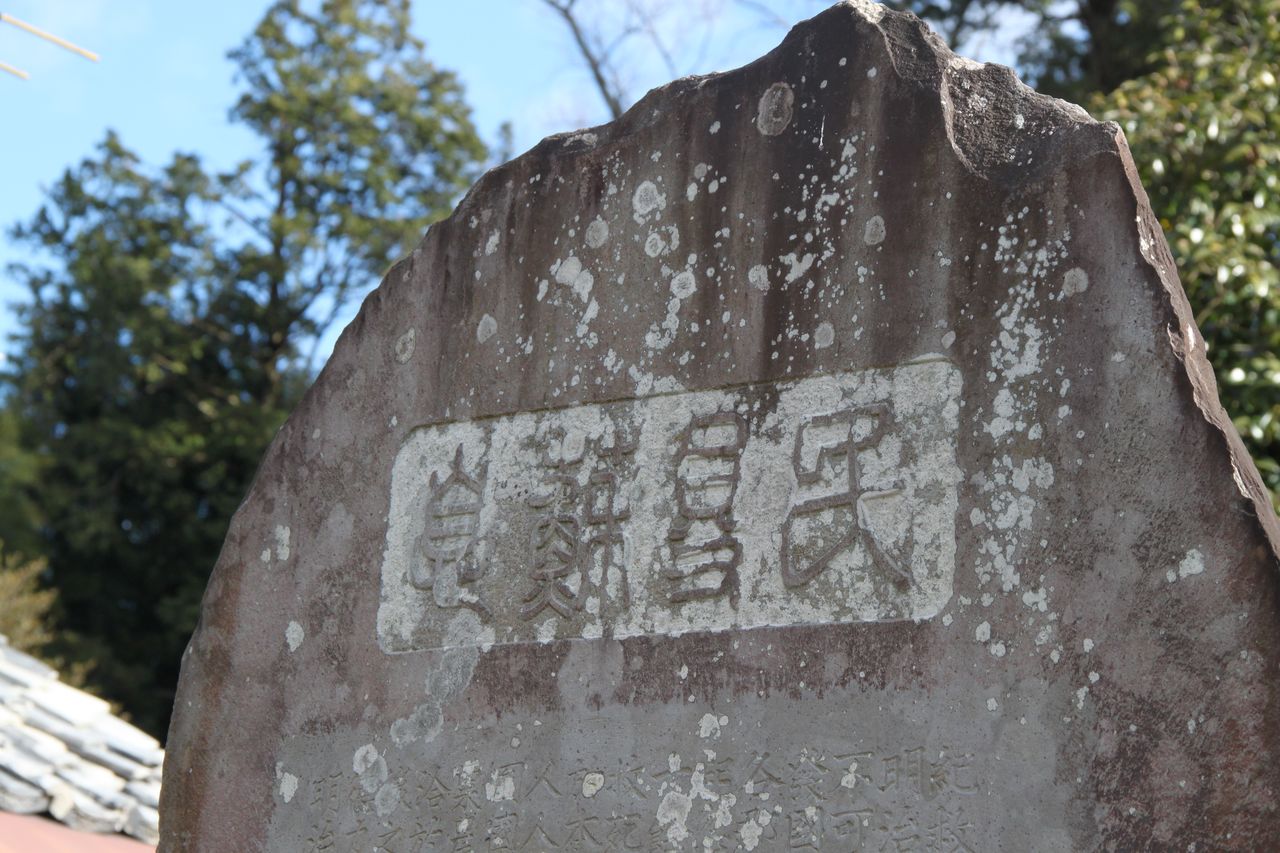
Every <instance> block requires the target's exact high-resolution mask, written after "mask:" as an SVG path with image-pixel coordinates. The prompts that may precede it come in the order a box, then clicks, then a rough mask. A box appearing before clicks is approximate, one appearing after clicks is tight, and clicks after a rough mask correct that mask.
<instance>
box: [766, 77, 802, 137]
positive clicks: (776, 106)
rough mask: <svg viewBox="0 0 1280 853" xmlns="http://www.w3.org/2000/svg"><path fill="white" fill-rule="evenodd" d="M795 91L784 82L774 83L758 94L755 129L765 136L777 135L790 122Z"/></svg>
mask: <svg viewBox="0 0 1280 853" xmlns="http://www.w3.org/2000/svg"><path fill="white" fill-rule="evenodd" d="M795 101H796V93H795V92H794V91H793V90H792V88H791V87H790V86H789V85H787V84H786V83H774V84H773V85H772V86H770V87H769V88H768V89H765V91H764V94H763V95H761V96H760V103H759V105H758V107H757V111H756V129H757V130H759V131H760V132H761V133H762V134H764V135H765V136H777V135H778V134H780V133H782V132H783V131H784V130H786V129H787V125H789V124H791V114H792V111H793V109H794V105H795Z"/></svg>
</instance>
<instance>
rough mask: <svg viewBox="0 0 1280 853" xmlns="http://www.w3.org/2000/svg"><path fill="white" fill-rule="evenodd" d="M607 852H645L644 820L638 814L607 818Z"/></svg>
mask: <svg viewBox="0 0 1280 853" xmlns="http://www.w3.org/2000/svg"><path fill="white" fill-rule="evenodd" d="M606 823H607V825H608V829H607V830H606V832H605V849H607V850H645V849H647V848H646V847H645V829H644V827H645V824H644V818H642V817H641V816H640V815H638V814H621V815H610V816H609V817H608V818H606Z"/></svg>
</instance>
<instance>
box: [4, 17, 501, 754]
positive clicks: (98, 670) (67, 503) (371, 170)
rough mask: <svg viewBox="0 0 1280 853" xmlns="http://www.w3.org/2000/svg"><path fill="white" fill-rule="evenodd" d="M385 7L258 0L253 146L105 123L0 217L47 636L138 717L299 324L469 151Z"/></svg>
mask: <svg viewBox="0 0 1280 853" xmlns="http://www.w3.org/2000/svg"><path fill="white" fill-rule="evenodd" d="M407 24H408V0H326V2H324V3H322V4H321V8H320V12H319V14H315V15H311V14H308V13H305V12H304V11H302V9H301V8H300V5H299V3H298V2H296V0H281V2H277V3H276V4H274V5H273V6H272V7H271V8H270V9H269V11H268V12H267V14H266V17H265V18H264V19H263V21H262V22H261V23H260V24H259V26H258V27H257V29H256V30H255V31H254V33H253V34H252V35H251V36H250V38H249V39H248V40H247V41H246V42H245V43H244V45H242V46H241V47H240V48H239V49H237V50H236V51H234V52H233V54H232V58H233V59H234V60H235V61H236V63H237V66H238V69H239V76H240V78H241V80H242V81H243V82H244V83H245V84H246V88H245V90H244V93H243V95H242V96H241V97H240V99H239V101H238V103H237V104H236V106H235V108H234V109H233V111H232V118H233V119H234V120H237V121H239V122H241V123H243V124H245V125H246V126H247V127H248V128H249V129H250V130H252V131H253V132H254V133H255V134H257V136H258V137H259V138H260V140H261V144H262V155H261V156H260V157H258V158H256V159H254V160H252V161H249V162H246V163H244V164H241V165H240V166H239V167H238V168H237V169H236V170H235V171H234V172H233V173H231V174H229V175H214V174H210V173H209V172H208V171H207V170H206V169H205V168H204V166H203V164H202V163H201V162H200V161H199V159H197V158H196V157H194V156H190V155H177V156H175V157H174V158H173V160H172V161H171V162H170V163H169V164H168V165H166V166H165V167H163V168H161V169H154V168H150V167H146V166H144V165H143V164H141V163H140V162H139V161H138V159H137V158H136V157H135V156H134V155H133V154H132V153H131V152H130V151H128V149H126V148H125V146H124V145H123V144H122V143H121V142H120V140H119V139H117V138H116V137H115V136H114V135H109V136H108V137H107V139H106V140H105V141H104V142H103V143H102V145H101V146H100V148H99V150H98V151H97V152H96V154H95V156H93V157H91V158H89V159H86V160H85V161H84V162H82V163H81V164H79V165H78V166H76V167H74V168H72V169H70V170H68V171H67V173H66V174H65V175H64V176H63V178H62V179H61V180H60V181H59V182H58V184H57V185H56V186H55V187H53V189H52V190H51V191H50V192H49V194H48V198H47V201H46V204H45V206H44V207H43V208H42V209H41V210H40V211H39V213H38V214H37V215H36V216H35V217H34V218H33V219H32V220H31V221H30V222H28V223H25V224H23V225H21V226H19V227H17V228H15V229H14V231H13V236H14V238H15V239H17V240H19V241H22V242H25V243H26V244H28V245H29V246H31V247H33V248H36V249H38V250H40V251H42V253H43V254H44V257H45V258H46V259H47V261H48V262H47V263H44V264H41V265H29V266H25V267H21V268H18V269H16V270H15V272H16V273H17V275H18V277H19V278H20V279H22V280H23V281H25V282H26V284H27V285H28V287H29V289H30V292H31V301H30V303H29V304H28V305H27V306H24V307H23V308H22V309H21V319H22V321H23V331H22V332H21V334H20V335H18V336H17V338H16V341H17V343H18V344H19V347H20V351H19V354H18V356H17V357H16V358H15V360H14V363H13V365H12V367H13V369H12V371H11V373H10V375H9V380H10V383H11V385H12V388H13V392H14V393H13V394H12V399H11V405H12V407H13V410H14V412H15V413H16V414H17V415H18V416H19V417H20V418H21V420H22V422H23V434H24V437H25V439H24V446H25V452H27V453H30V454H34V456H35V460H36V465H37V466H38V470H39V480H40V482H39V488H38V489H34V490H33V491H32V493H33V494H34V495H35V496H36V504H37V505H36V507H35V515H36V517H37V518H38V519H39V520H40V522H41V524H42V529H43V531H44V536H43V541H42V542H41V553H42V554H43V555H44V556H46V557H47V559H48V566H49V572H48V574H49V577H50V579H51V583H52V586H53V587H54V588H55V589H56V590H57V591H58V594H59V595H58V597H59V602H58V607H57V614H58V635H57V638H56V640H55V642H54V644H53V651H54V652H55V653H56V654H59V655H62V656H63V657H65V658H66V659H68V660H69V661H71V662H76V661H94V662H95V666H94V667H93V670H92V674H91V684H92V686H94V687H96V688H97V689H98V690H99V691H100V692H102V693H103V694H104V695H106V696H108V697H109V698H112V699H116V700H118V701H120V702H121V703H122V704H123V706H124V708H125V710H126V711H127V712H128V713H130V714H131V715H132V716H133V718H134V719H135V720H136V721H137V722H138V723H139V724H140V725H142V726H143V727H145V728H147V729H149V730H151V731H152V732H153V733H157V734H163V731H164V729H165V727H166V725H167V719H168V714H169V710H170V707H171V705H172V699H173V690H174V687H175V685H176V682H177V675H178V665H179V661H180V658H181V653H182V649H183V646H184V645H185V643H186V641H187V638H188V637H189V635H190V632H191V630H192V628H193V627H194V625H195V621H196V618H197V615H198V610H199V602H200V597H201V595H202V592H203V589H204V585H205V582H206V580H207V577H208V573H209V570H210V568H211V567H212V565H213V563H214V561H215V559H216V557H217V554H218V551H219V549H220V547H221V543H222V539H223V536H224V535H225V532H226V527H227V523H228V521H229V519H230V517H231V515H232V513H233V512H234V511H235V508H236V506H237V505H238V503H239V501H240V500H241V498H242V497H243V495H244V493H245V492H246V490H247V488H248V486H249V483H250V481H251V478H252V477H253V474H254V471H255V469H256V466H257V462H258V459H259V457H260V456H261V454H262V452H263V450H264V449H265V447H266V445H267V444H268V442H269V441H270V439H271V437H272V436H273V435H274V433H275V431H276V430H277V429H278V428H279V426H280V424H281V423H282V422H283V420H284V417H285V416H286V414H287V412H288V411H289V409H290V408H291V407H292V405H293V404H294V403H295V402H296V400H297V399H298V397H299V395H300V393H301V391H302V389H303V388H304V387H305V385H306V384H307V382H308V381H309V378H310V377H309V371H308V359H307V358H306V354H305V349H306V347H307V346H308V345H309V344H311V345H314V342H315V341H316V339H317V337H318V335H320V334H321V333H322V332H323V331H324V330H325V328H327V326H328V325H330V324H331V323H332V320H333V317H334V315H335V314H336V313H337V312H338V311H339V310H340V308H341V307H342V305H343V304H345V303H346V302H347V301H348V300H349V299H350V298H351V297H352V296H353V295H355V294H357V293H359V292H361V291H362V290H363V289H365V288H367V287H368V286H369V285H371V284H373V283H374V282H376V280H377V277H378V276H379V275H380V274H381V272H382V271H383V270H384V269H385V268H386V267H387V265H388V264H390V263H391V262H392V261H393V260H394V259H395V258H396V257H397V256H398V255H400V254H401V253H404V252H406V251H408V249H410V248H411V247H412V245H413V243H414V242H415V241H416V240H417V239H419V238H420V237H421V233H422V231H423V230H424V229H425V227H426V224H427V223H428V222H430V221H432V220H433V219H437V218H439V217H441V216H443V215H444V214H445V213H447V212H448V207H449V205H450V204H451V202H452V200H453V199H454V198H455V197H456V196H457V195H459V194H460V193H461V192H462V191H463V190H464V189H465V188H466V187H467V186H468V185H469V184H470V182H471V180H472V179H473V178H474V176H475V174H476V172H477V171H478V168H479V165H480V162H481V161H482V159H483V158H484V156H485V148H484V146H483V144H482V143H481V141H480V139H479V137H478V136H477V134H476V132H475V129H474V127H473V126H472V124H471V120H470V114H469V111H468V109H467V107H466V104H465V103H464V101H463V98H462V90H461V87H460V86H459V84H458V83H457V81H456V80H455V79H454V77H453V76H452V75H450V74H448V73H447V72H443V71H439V70H437V69H435V68H434V67H433V66H432V65H430V64H429V63H428V62H426V61H425V60H424V59H423V57H422V53H423V45H422V44H421V43H420V42H417V41H415V40H413V39H412V38H411V37H409V36H408V35H406V28H407ZM0 423H2V422H0ZM2 448H3V445H0V461H3V459H4V458H5V457H4V454H3V450H2ZM0 473H2V471H0Z"/></svg>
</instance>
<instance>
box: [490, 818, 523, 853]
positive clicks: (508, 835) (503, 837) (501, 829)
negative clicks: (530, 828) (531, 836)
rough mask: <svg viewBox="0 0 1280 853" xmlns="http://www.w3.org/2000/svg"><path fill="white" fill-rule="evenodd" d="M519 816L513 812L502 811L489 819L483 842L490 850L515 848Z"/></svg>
mask: <svg viewBox="0 0 1280 853" xmlns="http://www.w3.org/2000/svg"><path fill="white" fill-rule="evenodd" d="M519 827H520V816H519V815H518V814H516V813H515V812H514V811H503V812H500V813H499V814H496V815H494V816H493V817H492V818H490V819H489V824H488V825H487V826H486V827H485V832H484V840H485V842H486V843H487V844H488V845H489V849H491V850H510V849H512V848H513V847H514V846H515V837H516V833H517V831H518V830H519Z"/></svg>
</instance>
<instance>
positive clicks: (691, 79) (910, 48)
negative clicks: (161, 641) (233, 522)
mask: <svg viewBox="0 0 1280 853" xmlns="http://www.w3.org/2000/svg"><path fill="white" fill-rule="evenodd" d="M838 15H851V16H853V18H854V26H870V27H871V28H872V29H874V30H875V32H876V33H877V35H878V36H879V38H880V39H881V42H882V44H883V46H884V48H885V50H886V52H887V53H888V55H889V57H890V60H891V62H892V64H893V68H894V72H895V73H896V74H897V75H898V77H899V78H900V79H901V80H903V81H905V82H907V83H910V84H913V85H914V86H915V87H916V88H917V89H919V90H923V91H924V92H925V93H926V94H929V95H931V96H934V97H936V98H938V99H939V101H940V103H941V106H942V114H943V119H944V122H945V127H946V133H947V139H948V142H949V143H950V145H951V148H952V150H953V152H954V153H955V155H956V157H957V159H958V160H959V161H960V162H961V163H962V164H963V165H964V166H965V167H966V168H967V169H968V170H969V171H970V172H971V173H972V174H973V175H975V176H977V177H979V178H981V179H983V180H984V181H988V182H991V183H994V184H997V185H998V186H999V187H1000V188H1001V189H1003V190H1006V191H1010V190H1014V189H1023V190H1025V189H1029V188H1034V187H1035V186H1037V185H1040V184H1043V183H1045V182H1047V180H1048V179H1049V178H1051V177H1052V176H1054V175H1056V174H1058V173H1060V172H1061V171H1063V170H1064V169H1065V168H1067V166H1068V165H1070V164H1071V163H1072V162H1082V161H1084V160H1088V159H1090V158H1091V157H1094V156H1097V155H1112V156H1114V157H1115V158H1117V159H1118V161H1119V165H1120V166H1121V169H1122V170H1123V173H1124V176H1125V178H1126V180H1127V181H1128V184H1129V190H1130V193H1131V195H1132V197H1133V202H1134V207H1135V210H1136V214H1137V215H1136V216H1135V220H1136V225H1137V230H1138V239H1139V246H1140V249H1141V255H1142V258H1143V261H1144V262H1145V263H1146V264H1147V265H1148V266H1149V267H1150V268H1151V270H1152V272H1153V273H1154V274H1155V276H1156V279H1157V280H1158V281H1159V283H1160V285H1161V287H1162V289H1163V291H1164V293H1163V299H1164V303H1165V305H1166V308H1167V310H1168V312H1169V313H1170V314H1171V315H1172V318H1173V319H1174V320H1175V321H1176V327H1174V328H1170V329H1169V330H1168V332H1169V342H1170V346H1171V347H1172V349H1173V351H1174V353H1175V355H1176V356H1177V358H1178V360H1179V361H1180V362H1181V363H1182V365H1183V367H1184V370H1185V373H1186V378H1187V381H1188V383H1189V384H1190V387H1191V391H1192V395H1193V399H1194V401H1195V405H1196V407H1197V408H1198V409H1199V410H1200V413H1201V415H1202V416H1203V417H1204V419H1205V420H1206V421H1207V422H1208V423H1209V425H1210V426H1212V427H1213V428H1214V429H1215V430H1216V431H1217V432H1218V433H1219V434H1220V435H1221V436H1222V438H1223V443H1224V445H1225V449H1226V451H1227V454H1228V458H1229V462H1230V465H1231V470H1232V476H1233V479H1234V480H1235V483H1236V487H1237V489H1238V490H1239V491H1240V493H1241V495H1242V496H1243V497H1244V498H1245V499H1246V500H1248V501H1249V502H1250V504H1251V507H1252V510H1253V515H1254V517H1255V519H1256V520H1257V522H1258V526H1259V528H1260V530H1261V532H1262V534H1263V536H1264V537H1265V538H1266V540H1267V542H1268V544H1269V545H1270V549H1271V554H1270V557H1271V559H1272V560H1273V561H1275V562H1276V563H1277V566H1278V567H1280V519H1278V518H1277V516H1276V513H1275V510H1274V508H1273V507H1272V504H1271V499H1270V494H1269V492H1268V490H1267V488H1266V486H1265V485H1264V484H1263V482H1262V477H1261V475H1259V473H1258V469H1257V466H1256V465H1255V464H1254V462H1253V458H1252V457H1251V456H1250V455H1249V452H1248V450H1247V449H1246V448H1245V446H1244V442H1243V441H1242V440H1241V438H1240V435H1239V432H1238V431H1237V430H1236V428H1235V425H1234V424H1233V423H1232V422H1231V418H1230V416H1229V415H1228V414H1227V412H1226V410H1225V409H1224V408H1223V406H1222V403H1221V400H1220V398H1219V396H1218V387H1217V380H1216V379H1215V377H1214V373H1213V367H1212V365H1211V364H1210V363H1209V361H1208V358H1207V356H1206V350H1205V343H1204V339H1203V337H1202V336H1201V335H1200V332H1199V329H1198V327H1197V325H1196V323H1195V315H1194V312H1193V311H1192V309H1191V305H1190V302H1189V301H1188V300H1187V296H1186V291H1185V290H1184V289H1183V287H1182V283H1181V280H1180V279H1179V277H1178V273H1177V267H1176V264H1175V263H1174V260H1173V255H1172V253H1171V252H1170V250H1169V246H1168V241H1167V240H1166V239H1165V236H1164V232H1163V230H1162V229H1161V228H1160V227H1159V225H1158V224H1157V223H1158V220H1157V218H1156V216H1155V214H1154V212H1153V211H1152V209H1151V202H1150V200H1149V198H1148V196H1147V192H1146V190H1145V189H1144V188H1143V186H1142V182H1141V180H1140V178H1139V176H1138V171H1137V166H1136V164H1135V163H1134V160H1133V155H1132V153H1131V152H1130V150H1129V145H1128V141H1127V140H1126V138H1125V136H1124V131H1123V129H1122V128H1121V127H1120V126H1119V125H1117V124H1116V123H1115V122H1110V121H1107V122H1100V121H1098V120H1097V119H1095V118H1093V117H1092V116H1091V115H1089V113H1088V112H1087V111H1086V110H1085V109H1084V108H1083V107H1081V106H1079V105H1077V104H1074V103H1071V102H1069V101H1064V100H1062V99H1059V98H1055V97H1052V96H1050V95H1045V94H1042V93H1040V92H1037V91H1035V90H1034V89H1032V88H1031V87H1030V86H1028V85H1027V84H1026V83H1024V82H1022V80H1020V79H1019V78H1018V76H1017V74H1016V73H1015V72H1014V71H1013V70H1012V69H1011V68H1008V67H1006V66H1003V65H998V64H996V63H983V62H977V61H975V60H972V59H968V58H966V57H962V56H959V55H958V54H956V53H955V52H953V51H952V50H951V48H950V47H948V46H947V44H946V43H945V42H944V41H943V40H942V38H941V37H940V36H938V35H937V33H935V32H934V31H933V30H932V29H931V28H930V27H929V25H928V24H926V23H925V22H924V21H923V20H921V19H920V18H919V17H917V16H916V15H914V14H912V13H910V12H898V11H895V10H892V9H888V8H886V7H885V6H883V5H881V4H880V3H878V2H874V0H839V2H837V3H836V4H835V5H833V6H831V7H829V8H827V9H826V10H824V11H822V12H820V13H818V14H817V15H815V16H814V17H812V18H809V19H807V20H804V21H801V22H799V23H797V24H796V25H795V26H793V27H792V28H791V30H790V31H789V32H788V33H787V35H786V36H785V37H784V38H783V40H782V41H781V42H780V43H779V44H778V46H777V47H775V48H774V49H773V50H771V51H769V52H768V53H766V54H765V55H764V56H761V57H760V58H758V59H756V60H753V61H752V62H750V63H748V64H746V65H744V66H741V67H740V68H736V69H732V70H729V71H723V72H716V73H712V74H704V75H693V76H688V77H682V78H679V79H677V80H673V81H672V82H670V83H667V84H665V85H662V86H659V87H656V88H654V89H651V90H650V91H649V92H648V93H646V94H645V95H644V97H642V98H641V99H640V100H638V101H637V102H636V103H635V104H634V105H632V106H631V108H630V109H628V110H627V111H626V112H625V113H623V115H622V116H620V117H619V118H617V119H615V120H614V121H611V122H608V123H605V124H601V125H596V126H594V127H589V128H583V129H580V130H575V131H568V132H564V133H558V134H554V135H551V136H548V137H546V138H544V139H543V140H542V141H541V142H538V143H537V144H536V145H534V146H533V147H532V148H530V149H529V150H528V151H526V152H525V153H524V154H521V155H520V156H519V157H516V158H514V159H512V160H510V161H508V162H506V163H503V164H501V165H498V166H495V167H494V168H492V169H490V170H488V171H487V172H486V173H485V174H484V175H482V176H481V177H480V178H479V180H477V181H476V183H475V184H474V185H473V186H472V187H471V189H470V190H468V191H467V193H466V194H465V195H464V196H463V198H462V200H461V201H459V203H458V205H457V207H456V208H455V209H454V212H453V213H452V214H450V216H449V217H447V218H446V219H445V220H442V221H441V223H439V224H441V225H443V224H445V223H448V222H451V221H453V220H455V219H461V218H462V217H463V216H464V215H465V212H466V211H467V210H469V209H470V206H471V201H472V199H473V198H475V197H479V196H483V195H485V194H486V193H488V192H490V191H491V189H492V188H493V187H494V186H495V185H496V186H500V185H501V183H502V181H503V179H504V175H505V174H506V172H508V171H509V170H511V169H513V168H515V166H516V165H517V164H520V163H522V162H524V161H527V160H529V159H531V158H554V157H574V156H577V155H579V154H582V153H584V152H586V151H589V150H592V149H595V148H597V147H599V146H600V145H603V144H612V143H616V142H618V141H619V140H621V139H623V138H625V137H627V136H630V135H632V134H634V133H636V132H638V131H640V130H643V129H644V128H645V127H648V126H650V125H652V124H653V123H655V122H656V121H658V120H659V119H660V118H661V117H662V116H663V115H664V114H666V113H667V112H668V110H667V109H663V108H662V107H663V106H664V105H666V106H669V105H670V104H671V102H672V101H675V100H679V99H682V98H685V97H688V96H690V95H692V94H693V93H695V92H696V91H698V90H699V89H701V88H703V87H704V86H706V85H708V84H709V83H711V82H713V81H716V80H719V79H721V78H724V77H729V76H734V75H738V74H740V73H742V72H743V71H744V70H745V69H748V68H751V67H753V66H756V65H759V64H763V63H767V62H770V61H772V60H773V59H774V58H775V57H776V56H777V55H779V54H782V53H785V52H787V51H789V50H792V49H794V48H795V47H796V46H797V45H798V44H799V43H801V42H802V41H803V40H804V39H805V38H806V36H808V35H809V34H810V33H812V32H815V31H818V30H820V29H821V28H823V27H826V26H827V25H828V24H829V23H831V24H834V23H835V21H834V18H835V16H838ZM961 89H965V90H968V89H974V90H977V91H978V92H979V93H982V92H986V93H990V94H991V95H992V96H993V100H995V101H996V102H997V104H1001V103H1004V102H1006V101H1008V100H1009V96H1012V98H1013V99H1016V103H1017V104H1018V105H1019V106H1021V107H1023V108H1025V109H1027V110H1028V111H1030V112H1032V113H1034V118H1033V119H1031V121H1033V122H1034V123H1037V124H1041V125H1042V124H1044V123H1046V122H1048V123H1050V124H1051V125H1052V126H1053V128H1054V131H1055V132H1054V133H1053V134H1050V136H1049V141H1048V142H1042V143H1041V145H1042V148H1041V149H1040V150H1038V151H1037V155H1038V156H1037V157H1036V158H1035V162H1036V163H1037V166H1036V167H1033V168H1032V169H1030V170H1028V169H1027V168H1026V167H1018V168H1016V169H1014V168H1003V167H1002V164H1001V163H999V162H998V161H993V160H992V159H991V158H990V156H988V155H989V153H990V152H991V150H992V149H993V148H995V147H996V146H993V144H992V143H998V144H999V146H998V147H999V148H1000V149H1001V150H1008V149H1009V148H1010V147H1011V146H1013V145H1014V144H1015V143H1016V142H1018V141H1024V140H1017V139H1015V138H1014V135H1013V134H1011V133H1010V132H1009V130H1008V128H1009V127H1010V126H1011V125H1010V123H1008V122H993V123H983V124H982V125H981V126H974V127H972V128H966V127H965V126H963V125H962V124H958V123H957V122H956V121H955V114H956V108H955V104H954V101H955V97H956V95H957V93H958V92H959V91H960V90H961ZM1002 95H1003V96H1004V97H1003V98H1002V97H1000V96H1002ZM1004 106H1006V107H1007V106H1008V104H1007V103H1004ZM993 130H994V131H995V132H996V133H998V134H999V135H996V136H983V134H984V133H986V134H990V133H991V132H992V131H993ZM1059 131H1061V132H1059ZM436 229H437V226H436V225H433V226H432V227H431V228H430V229H429V230H428V232H427V234H426V235H424V237H423V240H422V242H421V243H420V246H422V247H425V246H426V244H427V242H428V241H429V240H430V239H431V237H432V232H434V231H436ZM403 263H405V261H401V262H400V263H399V264H397V265H396V266H395V267H394V268H393V271H397V270H399V269H400V268H401V264H403ZM388 278H390V273H389V274H388ZM377 290H381V287H379V288H378V289H377ZM376 292H377V291H376V290H375V293H376ZM371 295H372V294H371ZM361 313H363V306H362V308H361ZM354 325H355V324H352V326H353V327H354ZM349 328H351V327H349ZM1188 330H1190V334H1188ZM343 337H346V330H344V332H343V335H342V336H341V337H340V338H339V344H338V345H341V342H342V341H341V338H343ZM336 348H337V347H335V350H336ZM322 376H323V371H322V373H321V376H320V377H317V380H316V384H317V385H318V384H319V383H320V379H321V377H322ZM250 491H252V489H251V490H250Z"/></svg>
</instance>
